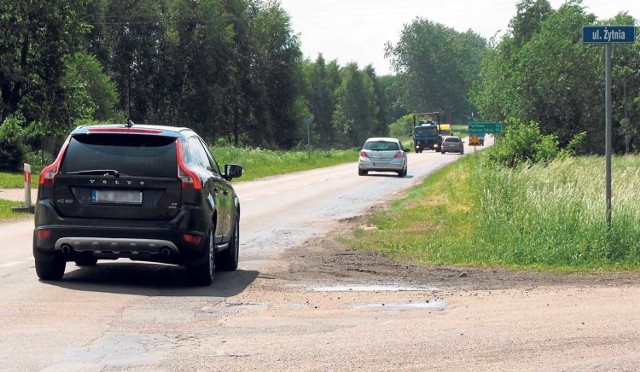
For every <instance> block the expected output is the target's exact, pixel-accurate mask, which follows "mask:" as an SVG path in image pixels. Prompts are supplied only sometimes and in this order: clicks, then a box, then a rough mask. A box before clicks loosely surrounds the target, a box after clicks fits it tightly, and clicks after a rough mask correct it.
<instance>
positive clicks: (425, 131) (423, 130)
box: [415, 125, 438, 136]
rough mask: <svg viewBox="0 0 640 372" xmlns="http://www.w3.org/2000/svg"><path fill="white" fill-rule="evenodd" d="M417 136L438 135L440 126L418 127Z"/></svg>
mask: <svg viewBox="0 0 640 372" xmlns="http://www.w3.org/2000/svg"><path fill="white" fill-rule="evenodd" d="M415 130H416V136H437V135H438V128H436V126H435V125H434V126H423V127H416V128H415Z"/></svg>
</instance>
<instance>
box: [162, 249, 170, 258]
mask: <svg viewBox="0 0 640 372" xmlns="http://www.w3.org/2000/svg"><path fill="white" fill-rule="evenodd" d="M160 253H161V254H162V255H163V256H164V257H169V256H171V250H170V249H169V248H167V247H164V248H162V251H160Z"/></svg>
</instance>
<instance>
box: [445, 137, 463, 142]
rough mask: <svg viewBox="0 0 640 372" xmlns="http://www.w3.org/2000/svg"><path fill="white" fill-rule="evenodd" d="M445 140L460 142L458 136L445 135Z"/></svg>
mask: <svg viewBox="0 0 640 372" xmlns="http://www.w3.org/2000/svg"><path fill="white" fill-rule="evenodd" d="M444 141H445V142H460V138H458V137H447V138H445V139H444Z"/></svg>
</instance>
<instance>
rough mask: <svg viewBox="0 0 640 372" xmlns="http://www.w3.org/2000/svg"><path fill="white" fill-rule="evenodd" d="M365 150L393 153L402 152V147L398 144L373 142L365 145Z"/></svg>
mask: <svg viewBox="0 0 640 372" xmlns="http://www.w3.org/2000/svg"><path fill="white" fill-rule="evenodd" d="M364 149H365V150H376V151H393V150H400V146H399V145H398V144H397V143H396V142H388V141H371V142H367V143H365V144H364Z"/></svg>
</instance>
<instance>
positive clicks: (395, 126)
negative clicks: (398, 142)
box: [389, 114, 414, 138]
mask: <svg viewBox="0 0 640 372" xmlns="http://www.w3.org/2000/svg"><path fill="white" fill-rule="evenodd" d="M413 127H414V124H413V114H407V115H405V116H403V117H401V118H399V119H398V120H396V121H395V122H393V123H392V124H391V125H390V126H389V131H390V134H391V136H392V137H396V138H401V137H407V136H410V134H411V131H412V130H413Z"/></svg>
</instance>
